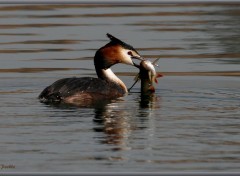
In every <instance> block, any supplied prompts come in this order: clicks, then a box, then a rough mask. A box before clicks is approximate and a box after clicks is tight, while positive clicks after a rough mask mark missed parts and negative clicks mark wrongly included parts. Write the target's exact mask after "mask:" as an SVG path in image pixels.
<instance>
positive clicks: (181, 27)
mask: <svg viewBox="0 0 240 176" xmlns="http://www.w3.org/2000/svg"><path fill="white" fill-rule="evenodd" d="M239 28H240V4H165V5H164V4H157V5H156V4H155V5H144V6H141V5H121V6H120V5H118V6H112V5H80V4H79V5H49V4H48V5H14V4H12V5H10V4H5V5H3V4H2V5H0V38H1V40H0V72H1V74H0V85H1V86H0V100H1V101H0V107H1V108H0V141H1V142H0V143H1V145H0V164H1V167H3V165H4V166H11V167H10V168H2V169H1V172H19V171H36V172H41V171H74V172H88V171H98V172H106V171H112V172H116V171H119V172H134V171H146V172H151V171H153V172H161V171H162V172H163V171H164V172H166V171H184V172H187V171H240V169H239V164H240V92H239V90H240V79H239V76H240V59H239V58H240V33H239ZM107 32H109V33H111V34H113V35H115V36H117V37H119V38H120V39H122V40H123V41H125V42H126V43H129V44H131V45H133V46H134V47H135V48H136V49H137V50H138V51H139V53H141V54H142V55H143V56H145V57H147V58H149V59H155V58H158V57H161V59H160V61H159V68H158V71H159V72H161V73H163V74H165V76H164V77H163V78H161V79H160V80H159V84H158V85H156V93H155V95H154V96H153V97H151V98H149V99H146V98H144V97H141V95H140V93H139V91H140V89H139V84H137V85H136V86H135V87H134V89H133V91H132V92H130V93H129V94H128V95H127V96H125V97H123V98H120V99H118V100H115V101H113V102H111V103H109V104H106V105H103V106H102V107H98V108H77V107H66V106H65V107H57V106H55V107H54V106H50V105H45V104H41V103H40V102H39V101H38V99H37V96H38V95H39V93H40V92H41V91H42V90H43V89H44V88H45V87H46V86H48V85H49V84H51V83H52V82H53V81H55V80H57V79H60V78H64V77H72V76H95V70H94V65H93V60H92V58H93V56H94V54H95V51H96V50H97V49H98V48H99V47H101V46H103V45H105V44H106V43H107V42H108V39H107V38H106V36H105V35H106V33H107ZM113 70H114V71H115V72H117V73H118V75H120V78H121V79H122V80H123V81H124V82H125V83H126V85H127V86H128V87H130V86H131V84H132V83H133V78H134V75H135V74H136V73H137V72H138V70H137V69H136V68H133V67H131V66H126V65H116V66H114V67H113Z"/></svg>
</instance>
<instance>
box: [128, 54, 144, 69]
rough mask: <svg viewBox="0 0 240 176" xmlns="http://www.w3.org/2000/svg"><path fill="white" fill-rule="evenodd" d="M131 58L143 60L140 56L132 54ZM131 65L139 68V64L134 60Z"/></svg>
mask: <svg viewBox="0 0 240 176" xmlns="http://www.w3.org/2000/svg"><path fill="white" fill-rule="evenodd" d="M131 59H137V60H140V61H144V60H145V59H144V58H143V57H142V56H132V57H131ZM133 65H134V66H135V67H137V68H140V65H138V64H136V63H135V62H133Z"/></svg>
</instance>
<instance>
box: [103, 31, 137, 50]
mask: <svg viewBox="0 0 240 176" xmlns="http://www.w3.org/2000/svg"><path fill="white" fill-rule="evenodd" d="M107 37H108V38H109V39H110V40H111V42H112V43H114V44H119V45H121V46H122V47H123V48H125V49H129V50H132V51H135V52H136V53H137V54H138V52H137V51H136V49H134V48H133V47H132V46H131V45H129V44H127V43H125V42H123V41H121V40H119V39H118V38H116V37H114V36H113V35H111V34H109V33H107Z"/></svg>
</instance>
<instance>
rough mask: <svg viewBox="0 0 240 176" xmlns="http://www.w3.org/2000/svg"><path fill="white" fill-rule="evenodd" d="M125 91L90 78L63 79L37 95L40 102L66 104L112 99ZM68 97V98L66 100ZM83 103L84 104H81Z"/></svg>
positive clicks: (104, 81)
mask: <svg viewBox="0 0 240 176" xmlns="http://www.w3.org/2000/svg"><path fill="white" fill-rule="evenodd" d="M124 94H125V91H124V90H123V89H121V88H120V87H119V86H117V85H116V84H114V83H112V82H108V81H106V80H102V79H99V78H92V77H81V78H75V77H73V78H63V79H60V80H58V81H56V82H54V83H53V84H52V85H50V86H48V87H46V88H45V89H44V90H43V91H42V93H41V94H40V95H39V99H40V100H41V101H42V102H62V101H64V102H66V103H71V102H73V101H74V99H77V100H78V101H81V98H79V97H82V98H83V101H85V100H86V99H88V100H91V101H95V100H97V99H113V98H117V97H120V96H123V95H124ZM68 97H69V98H68ZM83 103H84V102H83Z"/></svg>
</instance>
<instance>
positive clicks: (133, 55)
mask: <svg viewBox="0 0 240 176" xmlns="http://www.w3.org/2000/svg"><path fill="white" fill-rule="evenodd" d="M107 36H108V37H109V39H110V40H111V41H110V42H109V43H108V44H106V45H105V46H103V47H102V48H100V49H99V50H97V52H96V54H95V57H94V65H95V69H96V73H97V76H98V78H92V77H81V78H75V77H73V78H63V79H60V80H58V81H56V82H54V83H53V84H52V85H50V86H48V87H46V88H45V89H44V90H43V91H42V92H41V94H40V95H39V99H40V101H41V102H46V103H51V102H64V103H74V104H89V103H90V104H91V103H94V102H95V101H101V100H106V99H115V98H118V97H121V96H124V95H125V94H126V93H127V92H128V90H127V88H126V86H125V84H124V83H123V82H122V81H121V80H120V79H119V78H118V77H117V76H116V75H115V74H114V73H113V72H112V70H111V69H110V67H111V66H113V65H115V64H117V63H124V64H128V65H133V66H136V64H135V63H134V62H133V61H132V59H141V56H140V55H139V54H138V52H137V51H136V50H135V49H134V48H133V47H132V46H130V45H128V44H126V43H124V42H122V41H121V40H119V39H117V38H115V37H114V36H112V35H110V34H107Z"/></svg>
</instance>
